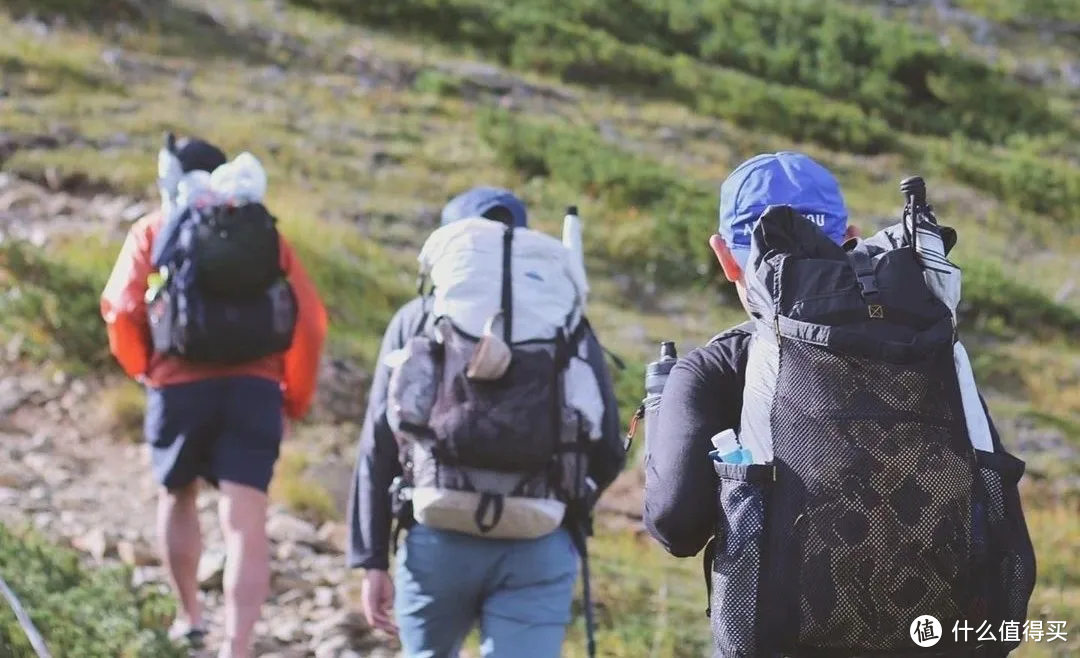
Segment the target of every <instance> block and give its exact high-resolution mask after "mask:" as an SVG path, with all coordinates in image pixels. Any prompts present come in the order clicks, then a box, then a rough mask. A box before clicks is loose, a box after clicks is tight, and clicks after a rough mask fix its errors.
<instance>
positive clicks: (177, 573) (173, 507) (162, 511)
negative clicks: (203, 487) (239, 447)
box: [157, 482, 203, 626]
mask: <svg viewBox="0 0 1080 658" xmlns="http://www.w3.org/2000/svg"><path fill="white" fill-rule="evenodd" d="M198 497H199V485H198V482H192V483H191V484H189V485H188V486H186V487H184V488H182V489H175V490H173V491H166V490H164V489H163V490H162V491H161V494H160V495H159V496H158V519H157V520H158V524H157V531H158V542H159V543H160V545H161V553H162V556H163V558H164V562H165V569H166V570H167V571H168V573H169V580H170V582H171V583H172V587H173V591H174V592H175V593H176V597H177V599H179V601H180V612H179V614H178V615H177V618H178V619H180V620H182V621H186V622H187V623H188V624H190V625H191V626H201V625H202V623H203V617H202V615H203V611H202V604H201V603H200V602H199V557H200V556H201V554H202V530H201V529H200V528H199V508H198V506H197V505H196V503H197V501H198Z"/></svg>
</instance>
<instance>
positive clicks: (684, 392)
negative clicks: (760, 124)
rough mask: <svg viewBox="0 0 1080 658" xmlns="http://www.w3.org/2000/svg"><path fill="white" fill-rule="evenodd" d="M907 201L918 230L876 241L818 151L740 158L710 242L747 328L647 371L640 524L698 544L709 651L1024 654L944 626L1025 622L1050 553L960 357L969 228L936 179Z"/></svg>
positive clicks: (675, 549) (887, 232) (905, 189)
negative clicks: (1044, 552) (962, 233)
mask: <svg viewBox="0 0 1080 658" xmlns="http://www.w3.org/2000/svg"><path fill="white" fill-rule="evenodd" d="M900 189H901V192H902V193H903V194H904V195H905V197H906V205H905V208H904V213H903V218H902V219H901V220H900V221H899V222H897V223H896V224H894V225H891V226H888V227H886V228H884V229H882V230H880V231H879V232H878V233H876V234H875V235H873V236H871V237H869V238H866V239H863V238H861V237H859V236H858V234H857V231H856V230H855V229H854V228H853V227H852V226H850V225H849V224H848V214H847V210H846V208H845V203H844V199H843V195H842V194H841V191H840V186H839V184H838V183H837V180H836V178H835V177H834V176H833V175H832V174H831V173H830V172H829V171H828V170H827V169H826V168H825V167H823V166H822V165H821V164H819V163H817V162H815V161H814V160H813V159H812V158H810V157H809V156H807V155H805V154H802V153H796V152H780V153H768V154H761V155H758V156H756V157H754V158H751V159H750V160H748V161H746V162H744V163H743V164H742V165H740V166H739V167H737V168H736V169H735V170H734V171H733V172H732V173H731V175H730V176H729V177H728V178H727V180H725V181H724V183H723V185H722V186H721V189H720V213H719V214H720V225H719V230H718V232H717V234H715V235H713V236H711V237H710V239H709V244H710V246H711V247H712V249H713V252H714V253H715V254H716V258H717V260H718V261H719V263H720V266H721V268H722V269H723V271H724V274H725V276H726V278H727V279H728V280H729V281H730V282H732V283H733V284H734V285H735V288H736V290H737V292H738V296H739V299H740V300H741V302H742V305H743V306H744V307H745V309H746V311H747V313H748V315H749V316H750V320H749V321H748V322H745V323H742V324H740V325H738V326H736V327H733V328H731V329H728V330H727V331H725V332H723V333H721V334H719V335H717V336H715V337H714V338H713V339H712V340H711V341H709V343H708V344H707V345H705V346H703V347H699V348H697V349H694V350H691V351H690V352H688V353H687V354H685V355H683V356H681V357H678V356H677V355H675V353H674V349H673V346H672V344H670V343H665V344H664V346H665V349H664V352H665V354H664V356H665V357H666V360H665V361H664V363H663V364H662V365H663V366H664V368H659V367H657V365H656V364H650V368H651V370H650V371H649V374H650V375H651V378H649V379H647V382H646V390H647V392H648V393H649V394H650V396H651V397H646V401H645V402H644V403H643V404H642V408H641V409H640V410H639V413H640V414H641V415H642V416H643V417H644V418H645V420H646V432H645V444H646V446H645V502H644V522H645V526H646V528H647V529H648V532H649V533H650V534H651V535H652V536H653V537H654V538H655V539H656V540H657V541H658V542H660V544H661V545H662V546H663V547H664V548H665V549H666V550H667V551H668V552H669V553H671V554H672V555H674V556H676V557H692V556H695V555H697V554H699V553H702V552H703V553H704V555H703V561H704V565H703V575H704V580H705V585H706V596H705V597H703V598H704V599H705V601H703V605H702V607H703V608H705V611H706V615H707V616H708V617H709V619H710V622H711V627H712V636H713V653H712V655H713V656H714V657H723V658H726V657H728V656H744V657H746V658H778V657H779V656H786V657H800V656H805V657H811V656H822V655H828V656H839V657H844V658H859V657H861V656H871V655H873V656H878V657H885V656H888V657H891V658H903V657H907V656H912V655H916V654H917V655H926V654H925V652H924V651H923V649H924V648H927V647H931V646H932V647H934V649H933V650H932V651H933V654H932V655H935V656H942V657H949V658H960V657H961V656H963V657H965V658H968V657H973V656H982V657H986V658H1000V657H1003V656H1006V655H1007V654H1008V653H1009V652H1010V651H1011V650H1013V649H1015V648H1016V646H1017V644H1018V642H1011V641H1005V640H1004V639H1000V641H994V638H990V641H989V642H987V641H986V637H985V636H984V637H981V638H977V637H975V636H974V635H971V636H967V637H961V636H959V635H957V634H952V633H950V632H949V629H952V628H954V627H956V625H957V624H966V623H970V624H971V625H973V626H978V625H979V624H980V623H986V624H987V625H988V627H989V628H994V629H1000V628H1002V627H1003V626H1004V625H1005V624H1020V623H1023V616H1024V613H1025V610H1026V609H1027V604H1028V601H1029V600H1030V596H1031V593H1032V590H1033V587H1034V575H1035V562H1034V553H1033V551H1032V546H1031V539H1030V536H1029V534H1028V532H1027V527H1026V524H1025V522H1024V516H1023V512H1022V509H1021V503H1020V497H1019V493H1018V489H1017V483H1018V481H1019V479H1020V477H1021V475H1022V474H1023V471H1024V463H1023V462H1022V461H1020V460H1019V459H1017V458H1016V457H1015V456H1013V455H1011V454H1010V453H1009V452H1008V451H1007V450H1006V449H1005V446H1003V445H1002V443H1001V439H1000V437H999V435H998V433H997V430H996V429H995V428H994V426H993V422H992V421H991V419H990V414H989V411H988V409H987V407H986V404H985V401H984V400H982V398H981V396H979V394H978V392H977V390H976V388H975V385H974V381H973V377H972V376H971V373H970V368H964V367H963V366H964V365H966V363H967V361H966V357H963V358H959V357H958V356H957V355H963V350H961V349H959V345H960V344H959V341H958V338H957V336H958V331H959V327H958V321H957V316H956V314H955V308H956V303H957V301H958V299H959V286H960V282H959V270H958V268H956V267H955V266H954V265H953V264H952V263H951V262H949V261H948V258H947V255H948V252H949V250H951V249H952V247H953V246H954V245H955V243H956V231H954V230H953V229H952V228H950V227H946V226H939V225H938V224H937V220H936V218H935V217H934V215H933V212H932V209H931V206H930V205H929V204H928V203H927V202H926V193H925V183H924V182H923V181H922V179H921V178H918V177H911V178H907V179H905V180H904V181H903V182H902V183H901V186H900ZM658 363H659V362H658ZM664 372H666V373H667V376H666V379H662V378H661V377H660V375H662V374H663V373H664ZM965 372H966V376H965ZM661 379H662V381H659V380H661Z"/></svg>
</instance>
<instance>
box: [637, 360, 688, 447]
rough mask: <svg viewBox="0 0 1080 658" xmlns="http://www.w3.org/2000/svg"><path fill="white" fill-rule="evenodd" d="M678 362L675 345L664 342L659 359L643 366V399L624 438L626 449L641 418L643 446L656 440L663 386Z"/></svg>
mask: <svg viewBox="0 0 1080 658" xmlns="http://www.w3.org/2000/svg"><path fill="white" fill-rule="evenodd" d="M678 360H679V357H678V354H677V353H676V351H675V343H673V342H672V341H669V340H665V341H664V342H662V343H660V358H659V359H657V360H656V361H653V362H652V363H650V364H648V365H647V366H645V398H644V399H643V400H642V401H641V406H639V407H638V409H637V412H636V413H635V414H634V420H633V421H632V423H631V425H630V431H629V432H628V434H627V436H626V442H625V445H626V447H627V449H629V447H630V440H631V439H632V438H633V436H634V431H635V430H636V428H637V421H638V420H639V419H641V418H644V419H645V445H650V444H651V443H652V442H653V441H655V440H656V439H655V438H653V437H654V436H655V434H656V425H657V420H658V419H659V417H660V399H661V394H662V393H663V392H664V384H665V383H666V382H667V378H668V375H669V374H670V373H671V369H672V368H673V367H675V363H676V362H677V361H678ZM644 454H645V453H644V452H642V459H644Z"/></svg>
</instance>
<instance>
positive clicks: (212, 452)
mask: <svg viewBox="0 0 1080 658" xmlns="http://www.w3.org/2000/svg"><path fill="white" fill-rule="evenodd" d="M282 404H283V402H282V394H281V387H280V385H279V384H278V383H277V382H274V381H271V380H269V379H264V378H262V377H223V378H219V379H207V380H203V381H197V382H192V383H189V384H177V385H174V386H165V387H162V388H147V396H146V421H145V425H144V430H145V432H146V441H147V443H149V445H150V461H151V464H152V467H153V471H154V479H155V480H156V481H157V482H158V484H161V485H164V486H165V487H166V488H168V489H180V488H183V487H186V486H187V485H189V484H191V483H192V482H194V481H195V479H196V478H199V477H201V478H203V479H204V480H206V482H208V483H209V484H211V485H212V486H215V487H216V486H218V483H219V482H221V481H225V482H233V483H236V484H243V485H247V486H249V487H254V488H256V489H259V490H261V491H266V489H267V487H269V486H270V478H271V477H272V476H273V474H274V465H275V464H276V463H277V459H278V454H279V450H280V448H281V439H282V433H283V430H284V427H283V418H282V410H283V407H282Z"/></svg>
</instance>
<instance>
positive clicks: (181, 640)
mask: <svg viewBox="0 0 1080 658" xmlns="http://www.w3.org/2000/svg"><path fill="white" fill-rule="evenodd" d="M205 639H206V625H205V624H203V625H199V626H192V625H191V624H190V623H189V622H187V621H184V620H181V619H177V620H176V621H174V622H173V623H172V626H170V627H169V640H171V641H172V642H175V643H177V644H181V645H185V646H186V647H187V648H189V649H202V648H203V644H204V640H205Z"/></svg>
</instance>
